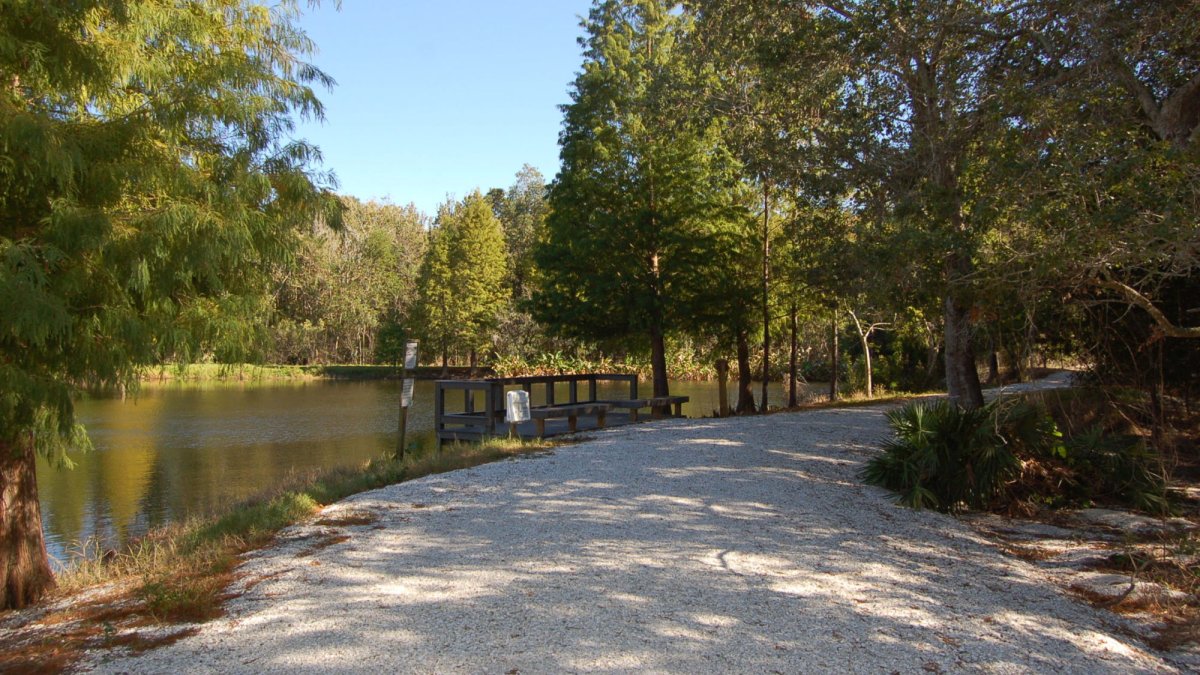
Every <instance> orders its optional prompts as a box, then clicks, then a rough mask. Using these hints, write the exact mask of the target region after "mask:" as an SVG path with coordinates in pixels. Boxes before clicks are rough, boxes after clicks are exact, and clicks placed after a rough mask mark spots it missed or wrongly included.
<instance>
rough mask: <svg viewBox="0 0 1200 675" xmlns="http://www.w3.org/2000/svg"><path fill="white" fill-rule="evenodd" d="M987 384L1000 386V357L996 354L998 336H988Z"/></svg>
mask: <svg viewBox="0 0 1200 675" xmlns="http://www.w3.org/2000/svg"><path fill="white" fill-rule="evenodd" d="M987 383H988V384H990V385H992V386H995V385H997V384H1000V355H999V354H997V353H996V336H994V335H989V336H988V376H987Z"/></svg>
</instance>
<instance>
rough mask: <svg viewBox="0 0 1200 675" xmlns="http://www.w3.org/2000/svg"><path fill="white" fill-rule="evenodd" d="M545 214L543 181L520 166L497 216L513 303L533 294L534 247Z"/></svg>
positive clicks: (533, 169) (528, 167) (539, 174)
mask: <svg viewBox="0 0 1200 675" xmlns="http://www.w3.org/2000/svg"><path fill="white" fill-rule="evenodd" d="M548 210H549V207H548V205H547V204H546V179H545V177H543V176H542V174H541V172H539V171H538V170H537V169H535V168H533V167H532V166H529V165H528V164H526V165H524V166H522V167H521V170H520V171H518V172H517V178H516V181H515V182H514V183H513V184H512V187H510V188H508V193H507V194H505V195H504V199H503V200H502V201H501V206H500V210H499V213H498V214H497V217H498V218H499V219H500V224H501V225H502V226H503V227H504V242H505V244H506V245H507V246H508V260H509V265H510V270H511V272H512V296H513V298H514V299H518V300H528V299H529V297H530V295H531V294H532V292H533V289H532V287H531V284H532V282H533V275H534V264H533V247H534V244H535V243H536V242H537V239H538V237H539V236H540V235H541V232H542V230H543V228H544V226H545V222H546V213H547V211H548Z"/></svg>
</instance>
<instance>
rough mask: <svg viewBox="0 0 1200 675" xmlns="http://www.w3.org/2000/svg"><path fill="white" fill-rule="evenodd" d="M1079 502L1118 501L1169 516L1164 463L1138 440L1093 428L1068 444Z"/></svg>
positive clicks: (1067, 449)
mask: <svg viewBox="0 0 1200 675" xmlns="http://www.w3.org/2000/svg"><path fill="white" fill-rule="evenodd" d="M1065 454H1066V459H1067V462H1068V464H1069V466H1070V467H1071V468H1072V469H1073V470H1074V474H1075V475H1074V477H1073V483H1074V489H1073V492H1074V493H1075V494H1074V495H1072V496H1073V497H1075V498H1076V499H1087V500H1099V501H1116V502H1119V503H1124V504H1129V505H1131V506H1133V507H1135V508H1138V509H1141V510H1143V511H1146V512H1147V513H1154V514H1160V515H1165V514H1167V513H1169V512H1170V508H1171V503H1170V501H1169V500H1168V498H1167V481H1166V478H1165V472H1164V470H1163V466H1162V459H1161V458H1160V457H1159V456H1158V455H1157V454H1156V453H1154V452H1152V451H1151V450H1150V449H1149V448H1148V447H1147V446H1146V443H1145V441H1143V440H1142V439H1140V438H1137V437H1135V436H1127V435H1123V434H1109V433H1106V432H1105V431H1104V428H1103V427H1102V426H1100V425H1095V426H1092V427H1090V428H1088V429H1086V430H1084V431H1083V432H1082V433H1079V434H1076V435H1074V436H1072V437H1071V439H1070V440H1069V441H1068V442H1067V447H1066V453H1065Z"/></svg>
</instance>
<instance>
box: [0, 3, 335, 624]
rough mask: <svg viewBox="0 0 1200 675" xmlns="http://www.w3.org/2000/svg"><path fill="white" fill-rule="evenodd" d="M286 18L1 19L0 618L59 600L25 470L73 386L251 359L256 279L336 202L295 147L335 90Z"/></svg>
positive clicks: (220, 6)
mask: <svg viewBox="0 0 1200 675" xmlns="http://www.w3.org/2000/svg"><path fill="white" fill-rule="evenodd" d="M296 15H297V8H296V6H295V4H294V3H292V2H283V3H281V4H276V5H275V6H274V7H273V8H270V9H268V8H267V7H264V6H262V5H260V4H258V3H256V2H251V1H249V0H193V1H192V2H188V3H186V4H181V3H177V2H167V1H164V0H78V1H76V2H69V3H59V2H45V1H44V0H14V1H12V2H8V3H6V5H5V9H4V11H3V12H0V307H2V308H3V312H2V313H0V550H2V551H3V552H4V555H3V556H0V577H2V578H0V607H5V608H8V607H21V606H24V605H27V604H29V603H30V602H33V601H35V600H37V598H38V597H40V596H41V595H42V594H43V593H44V592H45V590H46V589H47V588H49V587H50V586H51V585H52V583H53V580H52V576H51V572H50V567H49V564H48V560H47V556H46V552H45V546H44V542H43V540H42V530H41V518H40V513H39V508H38V501H37V484H36V479H35V475H34V471H35V468H34V467H35V463H34V457H35V453H37V452H42V453H46V454H49V455H51V456H52V457H54V458H57V459H60V460H62V459H64V455H63V453H64V452H65V451H66V450H68V449H70V448H80V447H83V446H86V436H85V434H84V433H83V431H82V430H81V429H80V428H79V427H78V426H77V425H76V423H75V418H74V408H73V398H74V396H75V393H76V390H77V387H79V386H80V385H85V384H86V385H99V386H104V385H109V386H124V385H133V384H135V383H136V377H137V373H138V369H139V368H140V367H141V366H144V365H146V364H151V363H157V362H160V361H161V360H163V359H168V358H175V359H186V358H189V357H191V356H194V355H197V354H199V353H201V352H210V353H219V354H222V355H225V356H229V357H235V356H237V355H239V354H245V353H246V352H248V351H250V350H252V349H253V348H254V347H255V345H256V342H257V338H259V337H260V331H261V330H262V329H261V326H263V325H264V324H265V322H264V321H262V320H261V319H262V314H263V313H264V312H265V311H266V310H267V309H268V308H269V301H268V297H269V296H268V295H267V293H266V290H267V281H268V279H267V276H268V273H269V270H270V269H271V268H272V266H273V265H274V264H277V263H280V262H283V261H286V260H287V259H288V257H289V256H290V254H291V250H292V247H293V245H294V242H295V237H296V232H297V229H298V227H300V226H302V225H304V224H305V223H311V222H312V220H313V219H314V218H315V217H318V216H321V215H323V216H325V217H327V218H332V219H334V220H336V219H337V217H338V216H339V214H340V210H339V209H338V207H337V206H336V200H335V199H334V197H333V196H332V194H331V193H329V192H328V191H327V190H325V189H323V188H322V187H321V183H322V181H323V177H322V176H321V175H319V174H314V173H313V172H312V169H311V167H310V165H311V161H312V160H313V159H314V158H316V150H315V149H314V148H312V147H310V146H308V145H305V144H304V143H300V142H291V141H289V140H287V138H286V136H287V134H288V132H289V131H290V130H291V129H292V125H293V122H292V115H293V114H294V113H299V114H304V115H315V116H319V115H320V114H321V105H320V102H319V101H318V100H317V98H316V96H315V95H314V92H313V90H312V88H311V85H313V84H327V83H329V80H328V78H327V77H326V76H325V75H324V74H322V73H321V72H320V71H318V70H316V69H315V68H313V67H312V66H310V65H308V64H306V63H305V62H303V61H302V60H301V57H303V56H304V55H305V54H307V53H309V52H310V51H311V44H310V43H309V41H308V40H307V38H306V37H305V36H304V34H303V33H302V32H300V31H299V29H298V28H297V27H296V26H295V18H296Z"/></svg>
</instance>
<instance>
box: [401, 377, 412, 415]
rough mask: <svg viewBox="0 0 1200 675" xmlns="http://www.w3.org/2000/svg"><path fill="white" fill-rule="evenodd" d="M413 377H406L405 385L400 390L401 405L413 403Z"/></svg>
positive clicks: (405, 405)
mask: <svg viewBox="0 0 1200 675" xmlns="http://www.w3.org/2000/svg"><path fill="white" fill-rule="evenodd" d="M412 393H413V379H412V378H411V377H406V378H404V386H403V388H402V389H401V390H400V405H402V406H404V407H405V408H407V407H408V406H410V405H412Z"/></svg>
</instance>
